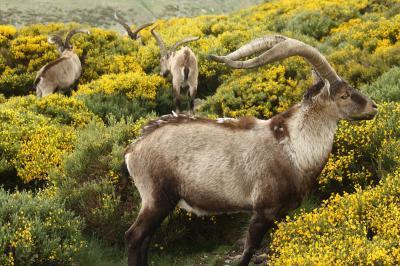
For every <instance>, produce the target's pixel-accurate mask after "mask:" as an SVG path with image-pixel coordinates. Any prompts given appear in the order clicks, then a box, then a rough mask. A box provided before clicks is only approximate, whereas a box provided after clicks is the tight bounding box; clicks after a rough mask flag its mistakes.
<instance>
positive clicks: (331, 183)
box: [318, 103, 400, 192]
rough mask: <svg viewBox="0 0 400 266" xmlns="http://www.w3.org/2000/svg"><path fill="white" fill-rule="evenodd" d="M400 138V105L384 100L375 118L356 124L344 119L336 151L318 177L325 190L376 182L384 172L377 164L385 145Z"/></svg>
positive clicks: (334, 149) (336, 137)
mask: <svg viewBox="0 0 400 266" xmlns="http://www.w3.org/2000/svg"><path fill="white" fill-rule="evenodd" d="M399 137H400V104H399V103H384V104H381V105H380V106H379V114H378V116H377V117H376V118H375V119H374V120H369V121H362V122H358V123H357V124H354V123H350V122H348V121H342V122H341V123H340V125H339V128H338V131H337V133H336V136H335V143H334V146H333V151H332V154H331V156H330V157H329V160H328V162H327V164H326V166H325V168H324V170H323V171H322V173H321V175H320V176H319V178H318V182H319V188H320V190H322V191H325V192H332V191H342V190H346V189H350V190H352V189H353V188H354V187H355V186H356V185H361V186H362V187H365V186H368V185H372V184H375V183H377V181H378V180H379V177H380V175H381V173H380V172H379V170H380V165H379V164H378V163H377V161H378V156H379V151H380V150H381V149H382V145H383V144H384V143H385V142H386V141H387V140H390V139H397V138H399Z"/></svg>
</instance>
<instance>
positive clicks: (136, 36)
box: [114, 11, 154, 40]
mask: <svg viewBox="0 0 400 266" xmlns="http://www.w3.org/2000/svg"><path fill="white" fill-rule="evenodd" d="M114 19H115V21H117V22H118V23H119V24H121V26H122V27H124V29H125V30H126V32H127V33H128V36H129V37H130V38H131V39H132V40H137V39H139V38H140V35H139V32H140V31H141V30H143V29H144V28H147V27H150V26H151V25H153V24H154V23H153V22H150V23H146V24H142V25H140V26H139V27H137V29H136V30H134V31H132V30H131V27H129V25H128V24H127V23H126V22H125V20H123V19H122V18H120V17H119V16H118V14H117V11H115V12H114Z"/></svg>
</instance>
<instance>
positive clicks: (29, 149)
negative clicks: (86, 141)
mask: <svg viewBox="0 0 400 266" xmlns="http://www.w3.org/2000/svg"><path fill="white" fill-rule="evenodd" d="M0 118H1V119H0V158H1V160H0V165H1V167H0V169H3V170H7V169H10V168H11V169H13V168H14V169H15V170H16V171H17V175H18V176H19V177H20V178H21V179H22V180H23V181H24V182H30V181H32V180H35V179H37V180H39V179H47V176H48V175H47V174H48V172H49V171H50V170H51V169H52V168H53V167H58V166H60V165H61V159H62V156H63V155H64V154H65V153H66V152H68V151H71V150H72V149H73V142H74V140H75V134H76V132H75V130H76V129H77V128H80V127H82V126H84V125H85V124H87V123H88V122H89V121H90V120H92V119H95V117H94V115H93V114H91V113H90V112H89V111H88V110H87V108H86V107H85V106H84V105H83V103H82V102H80V101H79V100H77V99H73V98H67V97H65V96H62V95H59V94H55V95H51V96H49V97H45V98H43V99H36V97H34V96H29V97H14V98H12V99H10V100H8V101H7V102H5V103H3V104H1V105H0Z"/></svg>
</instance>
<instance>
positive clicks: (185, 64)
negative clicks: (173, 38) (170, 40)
mask: <svg viewBox="0 0 400 266" xmlns="http://www.w3.org/2000/svg"><path fill="white" fill-rule="evenodd" d="M151 34H153V36H154V38H155V39H156V40H157V43H158V46H159V47H160V53H161V59H160V68H161V72H160V75H161V76H164V77H166V76H167V75H168V74H169V73H171V75H172V86H173V94H174V98H175V110H176V112H177V113H179V112H180V107H181V100H180V98H181V88H185V87H189V89H188V96H189V104H188V109H189V113H190V114H192V113H193V112H194V99H195V97H196V94H197V79H198V76H199V69H198V66H197V59H196V56H195V54H194V53H193V52H192V50H191V49H190V48H189V47H187V46H185V47H182V48H181V49H180V50H179V51H176V49H177V48H178V47H179V46H180V45H182V44H185V43H188V42H192V41H197V40H198V39H199V37H188V38H185V39H183V40H181V41H179V42H176V43H175V44H174V45H173V46H172V47H171V48H170V49H168V50H167V48H166V47H165V44H164V42H163V40H162V39H161V38H160V36H159V35H158V34H157V32H156V31H155V30H154V28H153V29H151Z"/></svg>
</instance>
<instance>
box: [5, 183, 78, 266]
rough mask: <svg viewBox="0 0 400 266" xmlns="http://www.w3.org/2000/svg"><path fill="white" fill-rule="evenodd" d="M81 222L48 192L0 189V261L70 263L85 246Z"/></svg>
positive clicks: (32, 263) (38, 263)
mask: <svg viewBox="0 0 400 266" xmlns="http://www.w3.org/2000/svg"><path fill="white" fill-rule="evenodd" d="M82 227H83V222H82V221H81V219H79V218H77V217H75V215H74V214H73V213H72V212H71V211H67V210H65V209H64V206H63V204H62V203H61V202H60V201H58V200H56V199H55V198H54V197H51V196H49V195H48V194H47V193H45V192H43V193H39V194H38V195H37V196H33V195H32V194H31V193H27V192H15V193H12V194H9V193H7V192H6V191H4V190H3V189H0V250H1V252H0V264H1V265H9V266H12V265H72V264H76V263H77V255H78V254H79V253H80V252H81V250H82V249H83V248H85V246H86V243H85V241H84V239H83V237H82Z"/></svg>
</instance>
